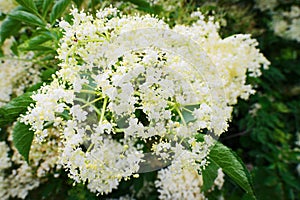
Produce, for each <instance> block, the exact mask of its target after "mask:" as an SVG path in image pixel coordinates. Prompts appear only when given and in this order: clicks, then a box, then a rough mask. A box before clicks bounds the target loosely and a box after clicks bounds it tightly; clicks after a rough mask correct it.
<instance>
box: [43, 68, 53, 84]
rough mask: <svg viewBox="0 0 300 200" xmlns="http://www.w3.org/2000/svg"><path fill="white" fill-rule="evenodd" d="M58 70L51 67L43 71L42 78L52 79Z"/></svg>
mask: <svg viewBox="0 0 300 200" xmlns="http://www.w3.org/2000/svg"><path fill="white" fill-rule="evenodd" d="M55 72H56V69H53V68H49V69H46V70H45V71H43V72H42V74H41V78H42V80H43V81H44V82H47V81H49V80H52V74H54V73H55Z"/></svg>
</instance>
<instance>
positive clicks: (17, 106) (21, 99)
mask: <svg viewBox="0 0 300 200" xmlns="http://www.w3.org/2000/svg"><path fill="white" fill-rule="evenodd" d="M31 95H32V93H31V92H28V93H25V94H23V95H21V96H18V97H16V98H14V99H13V100H11V101H10V102H9V103H7V104H6V105H4V106H3V107H1V108H0V127H1V126H3V125H6V124H8V123H11V122H13V121H15V120H16V119H17V118H18V117H19V116H20V114H24V113H25V112H26V111H27V107H28V106H29V105H30V104H31V103H33V102H34V101H33V100H32V98H31Z"/></svg>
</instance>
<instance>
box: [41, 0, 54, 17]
mask: <svg viewBox="0 0 300 200" xmlns="http://www.w3.org/2000/svg"><path fill="white" fill-rule="evenodd" d="M52 4H53V0H44V1H43V7H42V13H43V17H45V16H46V15H47V13H48V11H49V9H50V8H51V5H52Z"/></svg>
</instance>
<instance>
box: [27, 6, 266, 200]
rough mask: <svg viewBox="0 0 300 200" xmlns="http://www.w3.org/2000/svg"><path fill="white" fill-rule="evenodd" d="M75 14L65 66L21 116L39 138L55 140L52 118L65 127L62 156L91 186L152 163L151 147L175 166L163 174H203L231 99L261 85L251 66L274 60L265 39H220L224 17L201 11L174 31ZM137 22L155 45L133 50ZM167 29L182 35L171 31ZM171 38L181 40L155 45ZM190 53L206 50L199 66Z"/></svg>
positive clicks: (64, 45)
mask: <svg viewBox="0 0 300 200" xmlns="http://www.w3.org/2000/svg"><path fill="white" fill-rule="evenodd" d="M71 13H72V17H73V21H72V23H71V24H70V23H68V22H66V21H61V22H60V27H61V28H62V29H63V31H64V37H63V38H62V40H61V43H60V48H59V49H58V58H59V59H60V61H61V63H60V67H61V69H60V70H59V71H58V72H57V73H56V74H55V75H54V76H53V81H52V83H51V84H50V85H44V86H43V87H42V88H41V89H40V90H38V92H36V93H35V94H34V95H33V96H32V98H33V99H34V100H35V101H36V103H35V105H32V106H31V107H30V108H29V110H28V112H27V113H26V115H23V116H22V119H21V121H22V122H24V123H25V124H29V125H30V126H31V129H32V130H33V131H34V132H35V135H36V139H37V141H40V142H43V141H47V140H49V128H48V127H49V125H51V127H54V128H55V129H57V130H58V131H59V132H60V134H61V143H62V144H61V145H60V146H61V148H60V151H61V156H60V163H61V164H62V165H63V166H64V167H65V168H66V169H67V170H68V173H69V176H70V177H71V178H72V179H74V181H75V182H77V183H80V182H83V183H85V182H87V186H88V188H89V189H90V190H91V191H93V192H97V193H100V194H103V193H109V192H111V191H112V189H115V188H117V186H118V184H119V181H121V180H122V179H125V180H126V179H129V178H130V177H131V176H133V177H137V174H136V173H139V172H141V171H143V169H142V168H141V167H140V166H141V164H142V163H143V162H146V161H147V160H146V157H145V154H144V152H143V151H144V150H145V148H146V149H147V148H148V150H147V151H149V150H150V152H151V154H153V155H155V156H157V159H159V160H163V162H165V164H163V165H162V166H161V167H163V166H165V165H169V164H170V166H169V167H168V168H167V169H165V172H164V173H165V174H168V173H170V172H167V171H169V170H170V171H171V172H172V173H171V174H173V176H174V178H175V177H176V176H178V175H176V174H180V173H182V170H183V171H186V170H191V173H195V175H196V176H200V175H198V173H197V171H198V170H199V169H200V167H201V166H202V167H205V165H207V163H206V157H207V155H208V153H209V149H210V147H211V146H212V145H213V144H214V141H213V138H212V136H219V135H220V134H222V132H223V131H224V130H226V128H227V126H228V125H227V123H228V121H229V120H230V116H231V112H232V107H231V106H232V105H234V104H236V102H237V98H238V97H241V98H244V99H247V98H248V96H249V95H250V94H253V92H254V90H253V88H252V87H251V86H250V85H246V84H245V82H246V74H247V73H249V76H259V75H260V74H261V72H260V69H261V67H264V68H267V66H268V65H269V62H268V61H267V60H266V59H265V58H264V56H263V55H262V54H261V53H260V52H259V50H257V49H256V46H257V42H256V41H255V40H254V39H251V38H250V35H242V34H240V35H234V36H231V37H228V38H225V39H222V38H221V37H220V36H219V34H218V30H219V25H218V23H217V22H214V19H213V18H210V19H209V20H208V21H206V20H205V19H204V16H203V15H202V14H201V13H200V12H195V13H194V14H193V16H196V17H197V18H198V20H197V21H196V22H195V23H194V24H192V25H191V26H184V25H177V26H175V27H174V28H172V29H171V28H170V27H169V26H168V25H167V24H166V23H164V22H163V21H162V20H159V19H157V18H155V17H152V16H149V15H146V16H139V15H135V16H127V15H123V14H122V13H121V12H119V11H118V10H117V9H115V8H107V9H104V10H100V11H98V12H97V14H96V18H94V17H92V16H91V15H89V14H87V13H84V12H79V11H78V10H77V9H73V10H72V11H71ZM138 30H143V31H144V32H147V31H149V30H150V33H151V34H150V36H151V37H148V36H149V35H148V36H147V35H145V36H144V37H145V38H146V39H145V38H143V39H144V42H145V43H146V44H147V45H148V44H150V45H149V46H147V48H143V49H137V48H133V47H135V46H133V45H132V44H135V42H136V41H138V42H137V43H139V44H140V40H139V38H141V37H140V36H139V35H138V33H140V32H138ZM161 30H164V31H165V32H166V31H167V32H168V33H172V34H171V35H168V36H174V37H175V36H176V37H175V39H173V40H168V39H166V38H163V37H162V36H161V34H159V31H161ZM151 31H152V32H151ZM165 32H164V33H165ZM128 33H129V34H128ZM124 35H125V36H124ZM180 36H184V37H185V38H187V41H189V43H182V42H181V40H178V37H179V38H180ZM120 38H121V40H120ZM124 38H126V40H125V39H124ZM130 39H131V40H130ZM167 42H169V43H171V46H174V48H173V49H163V48H161V47H164V46H159V45H157V44H163V43H167ZM172 42H173V44H172ZM176 43H178V44H179V45H178V44H176ZM151 44H152V45H151ZM155 44H156V46H155ZM176 45H177V46H176ZM128 46H129V47H132V48H131V49H126V47H128ZM137 46H138V45H137ZM175 48H177V49H175ZM178 48H179V49H180V51H178ZM188 48H192V49H190V50H192V51H193V52H194V54H189V51H188V50H187V49H188ZM120 52H121V54H120ZM178 52H179V53H178ZM176 53H177V54H176ZM192 55H197V56H198V57H197V58H195V59H197V62H198V61H199V62H198V65H196V66H195V65H194V62H195V60H192V61H191V58H194V57H193V56H192ZM110 58H113V61H112V60H111V59H110ZM187 58H190V60H189V59H187ZM207 130H208V131H207ZM199 133H200V134H201V133H202V134H205V133H206V134H205V135H204V139H203V141H202V142H200V141H196V139H195V137H196V136H197V135H198V134H199ZM149 141H152V142H151V143H152V145H151V146H150V147H149V146H145V144H146V143H147V142H149ZM156 167H157V166H156ZM185 173H186V172H185ZM171 174H170V175H171ZM199 179H200V178H199ZM186 184H188V183H186ZM199 184H200V183H199ZM157 186H158V187H162V188H161V189H160V190H161V191H162V190H164V189H167V188H165V187H164V185H163V184H160V183H159V182H157ZM197 187H198V186H197ZM183 189H184V187H183ZM167 190H170V188H169V189H167ZM162 193H163V192H162ZM174 194H175V193H174ZM162 198H163V199H164V198H165V197H164V195H162ZM168 198H172V197H168ZM168 198H167V199H168Z"/></svg>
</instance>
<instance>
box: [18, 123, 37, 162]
mask: <svg viewBox="0 0 300 200" xmlns="http://www.w3.org/2000/svg"><path fill="white" fill-rule="evenodd" d="M29 128H30V126H29V125H25V124H23V123H21V122H17V123H16V125H15V127H14V129H13V143H14V145H15V147H16V148H17V149H18V151H19V153H20V154H21V155H22V156H23V157H24V159H25V160H26V161H27V162H28V160H29V151H30V146H31V143H32V140H33V135H34V132H33V131H31V130H29Z"/></svg>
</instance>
